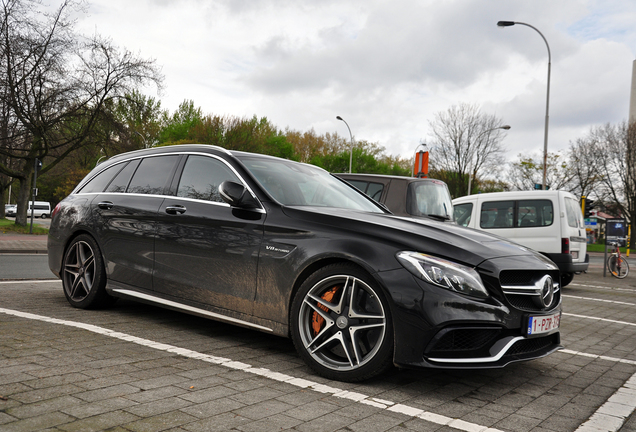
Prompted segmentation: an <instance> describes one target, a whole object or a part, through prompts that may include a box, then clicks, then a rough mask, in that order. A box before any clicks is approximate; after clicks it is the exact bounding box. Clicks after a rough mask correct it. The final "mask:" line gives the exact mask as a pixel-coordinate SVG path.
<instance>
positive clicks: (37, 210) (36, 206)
mask: <svg viewBox="0 0 636 432" xmlns="http://www.w3.org/2000/svg"><path fill="white" fill-rule="evenodd" d="M31 211H33V217H39V218H42V219H46V218H47V217H50V216H51V203H48V202H46V201H35V202H33V201H29V209H28V210H27V217H30V216H31Z"/></svg>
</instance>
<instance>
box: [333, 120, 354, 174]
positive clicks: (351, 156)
mask: <svg viewBox="0 0 636 432" xmlns="http://www.w3.org/2000/svg"><path fill="white" fill-rule="evenodd" d="M336 119H338V120H340V121H343V122H344V124H346V125H347V129H349V138H350V139H351V148H350V150H349V174H351V165H352V163H353V135H352V134H351V128H350V127H349V125H348V124H347V122H346V121H345V120H344V119H343V118H342V117H340V116H336Z"/></svg>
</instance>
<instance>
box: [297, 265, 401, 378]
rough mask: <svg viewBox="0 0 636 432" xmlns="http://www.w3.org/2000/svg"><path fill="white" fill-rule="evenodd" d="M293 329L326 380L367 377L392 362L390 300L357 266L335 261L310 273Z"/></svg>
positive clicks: (308, 359) (300, 348)
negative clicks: (335, 262) (388, 300)
mask: <svg viewBox="0 0 636 432" xmlns="http://www.w3.org/2000/svg"><path fill="white" fill-rule="evenodd" d="M290 327H291V336H292V340H293V341H294V345H295V346H296V349H297V351H298V353H299V354H300V356H301V357H302V358H303V360H304V361H305V362H306V363H307V364H308V365H309V366H310V367H311V368H312V369H313V370H314V371H316V372H317V373H318V374H320V375H322V376H324V377H326V378H329V379H335V380H340V381H362V380H365V379H368V378H371V377H373V376H375V375H377V374H379V373H381V372H383V371H384V370H386V369H387V368H388V367H389V366H390V365H391V363H392V360H393V323H392V321H391V311H390V309H389V305H388V302H387V300H386V299H385V296H384V294H383V292H382V291H381V290H380V288H379V287H378V286H377V284H376V283H375V281H373V280H372V278H371V277H370V276H369V275H368V274H367V273H366V272H364V271H363V270H362V269H360V268H359V267H357V266H355V265H350V264H334V265H329V266H326V267H323V268H322V269H320V270H318V271H316V272H315V273H313V274H312V275H311V276H309V278H307V280H305V281H304V282H303V284H302V285H301V287H300V289H299V290H298V292H297V293H296V296H295V297H294V301H293V303H292V309H291V316H290Z"/></svg>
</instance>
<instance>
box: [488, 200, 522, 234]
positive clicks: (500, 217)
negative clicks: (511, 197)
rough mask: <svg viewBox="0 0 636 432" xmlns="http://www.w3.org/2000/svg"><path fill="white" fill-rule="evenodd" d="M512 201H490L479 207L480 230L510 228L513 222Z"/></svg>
mask: <svg viewBox="0 0 636 432" xmlns="http://www.w3.org/2000/svg"><path fill="white" fill-rule="evenodd" d="M514 210H515V202H514V201H491V202H485V203H482V205H481V220H480V221H479V226H480V227H482V228H512V221H513V220H514Z"/></svg>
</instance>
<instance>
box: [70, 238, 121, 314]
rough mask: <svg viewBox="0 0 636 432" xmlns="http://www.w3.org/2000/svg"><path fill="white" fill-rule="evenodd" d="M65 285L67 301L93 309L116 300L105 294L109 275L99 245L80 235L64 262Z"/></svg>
mask: <svg viewBox="0 0 636 432" xmlns="http://www.w3.org/2000/svg"><path fill="white" fill-rule="evenodd" d="M62 284H63V285H64V294H65V295H66V299H67V300H68V302H69V303H70V304H71V305H72V306H75V307H78V308H82V309H91V308H98V307H104V306H109V305H110V304H112V303H113V302H114V298H113V297H110V296H109V295H108V294H107V293H106V289H105V287H106V272H105V270H104V262H103V260H102V256H101V252H100V250H99V246H98V245H97V242H95V240H94V239H93V238H92V237H91V236H89V235H86V234H82V235H79V236H77V237H76V238H75V239H74V240H73V241H72V242H71V244H70V245H69V246H68V248H67V249H66V253H65V254H64V261H63V262H62Z"/></svg>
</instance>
